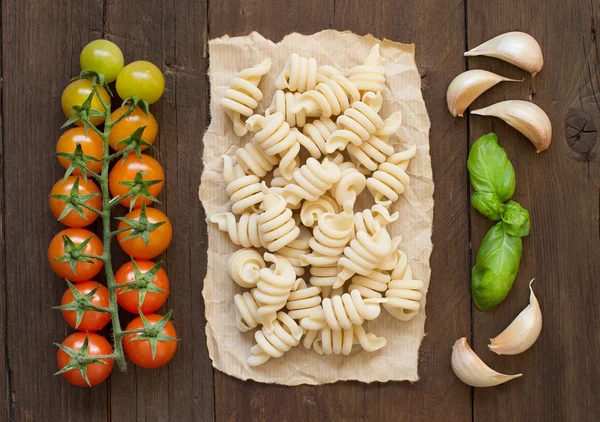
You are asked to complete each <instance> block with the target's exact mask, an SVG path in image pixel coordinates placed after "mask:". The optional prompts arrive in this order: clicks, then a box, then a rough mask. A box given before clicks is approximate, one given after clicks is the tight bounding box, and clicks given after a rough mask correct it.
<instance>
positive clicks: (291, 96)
mask: <svg viewBox="0 0 600 422" xmlns="http://www.w3.org/2000/svg"><path fill="white" fill-rule="evenodd" d="M300 95H302V94H300V93H299V92H285V91H283V90H281V89H278V90H277V91H275V94H274V95H273V101H272V102H271V106H270V107H269V108H268V109H266V110H265V116H267V117H269V116H271V115H272V114H275V113H281V114H283V117H284V119H285V121H286V122H287V123H288V124H289V125H290V126H291V127H303V126H304V125H305V124H306V118H307V117H318V113H313V114H312V115H308V116H307V114H306V111H305V110H299V111H294V106H295V104H296V102H297V101H298V100H299V99H300Z"/></svg>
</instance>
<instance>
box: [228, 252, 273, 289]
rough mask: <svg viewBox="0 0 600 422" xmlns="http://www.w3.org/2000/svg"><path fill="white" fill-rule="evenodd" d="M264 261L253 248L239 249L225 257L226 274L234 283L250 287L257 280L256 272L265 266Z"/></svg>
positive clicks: (253, 285)
mask: <svg viewBox="0 0 600 422" xmlns="http://www.w3.org/2000/svg"><path fill="white" fill-rule="evenodd" d="M265 267H266V264H265V261H264V259H263V257H262V255H261V254H260V253H258V252H257V251H256V250H254V249H249V248H244V249H240V250H238V251H236V252H234V253H232V254H231V255H229V258H227V274H229V277H231V279H232V280H233V281H235V282H236V284H237V285H238V286H240V287H244V288H246V289H251V288H253V287H255V286H256V283H257V282H258V272H259V271H260V270H261V269H263V268H265Z"/></svg>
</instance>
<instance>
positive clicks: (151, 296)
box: [115, 261, 169, 314]
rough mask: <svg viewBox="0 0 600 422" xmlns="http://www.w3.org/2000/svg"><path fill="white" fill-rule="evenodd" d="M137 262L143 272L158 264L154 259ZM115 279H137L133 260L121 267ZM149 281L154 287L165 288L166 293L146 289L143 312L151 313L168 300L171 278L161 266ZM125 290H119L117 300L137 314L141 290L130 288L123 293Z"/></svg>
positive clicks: (128, 281) (119, 281)
mask: <svg viewBox="0 0 600 422" xmlns="http://www.w3.org/2000/svg"><path fill="white" fill-rule="evenodd" d="M136 264H137V266H138V269H139V270H140V272H141V273H142V274H145V273H147V272H148V271H150V270H151V269H152V268H154V266H155V265H156V264H155V263H154V262H152V261H136ZM115 281H116V283H117V284H123V283H131V282H133V281H136V276H135V271H134V266H133V264H132V263H131V262H127V263H125V264H124V265H123V266H122V267H121V268H119V271H117V273H116V274H115ZM147 281H149V282H150V283H152V285H153V286H154V287H157V288H159V289H161V290H164V293H158V292H150V291H147V290H146V296H145V297H144V302H142V313H144V314H151V313H152V312H155V311H157V310H158V309H159V308H160V307H161V306H163V305H164V303H165V302H166V301H167V297H168V296H169V278H168V277H167V273H166V272H165V270H163V269H162V268H161V269H159V270H158V271H157V272H156V274H155V275H154V277H153V278H152V279H151V280H147ZM124 290H125V288H121V289H118V290H117V302H118V303H119V305H120V306H121V307H122V308H123V309H125V310H127V311H129V312H131V313H133V314H137V313H138V305H139V300H140V299H139V290H129V291H125V292H124V293H121V292H123V291H124Z"/></svg>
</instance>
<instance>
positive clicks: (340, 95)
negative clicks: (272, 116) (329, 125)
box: [294, 74, 360, 117]
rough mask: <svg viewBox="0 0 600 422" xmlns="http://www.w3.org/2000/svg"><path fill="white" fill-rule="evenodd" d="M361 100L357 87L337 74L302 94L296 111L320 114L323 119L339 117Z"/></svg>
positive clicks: (295, 107) (295, 108)
mask: <svg viewBox="0 0 600 422" xmlns="http://www.w3.org/2000/svg"><path fill="white" fill-rule="evenodd" d="M359 99H360V93H359V91H358V89H357V88H356V86H355V85H354V84H353V83H352V82H351V81H350V80H349V79H348V78H346V77H345V76H342V75H340V74H335V75H332V76H331V77H330V78H329V79H327V80H326V81H325V82H321V83H320V84H318V85H317V86H316V88H315V89H312V90H309V91H306V92H305V93H304V94H302V96H301V97H300V99H299V100H298V101H297V102H296V105H295V106H294V110H296V111H298V110H301V109H304V110H305V111H306V113H308V114H310V115H312V114H313V113H319V114H320V115H321V116H323V117H331V116H339V115H340V114H342V113H343V112H345V111H346V110H347V109H348V108H350V105H351V104H352V103H354V102H355V101H358V100H359Z"/></svg>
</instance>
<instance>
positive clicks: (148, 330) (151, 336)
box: [129, 308, 179, 360]
mask: <svg viewBox="0 0 600 422" xmlns="http://www.w3.org/2000/svg"><path fill="white" fill-rule="evenodd" d="M139 312H140V319H141V320H142V323H143V324H144V326H143V328H142V333H141V334H139V335H137V336H135V337H133V338H130V339H129V341H142V340H147V341H148V343H150V350H152V360H154V359H155V357H156V346H157V345H158V342H159V341H179V339H178V338H175V337H171V336H168V335H166V334H165V333H163V329H164V328H165V325H167V322H169V319H171V315H172V314H173V311H172V310H171V311H169V312H167V313H166V315H165V316H164V317H162V318H161V319H160V320H159V321H157V322H156V323H155V324H152V323H151V322H150V321H148V319H147V318H146V316H145V315H144V314H143V313H142V310H141V308H140V310H139ZM133 331H135V332H139V331H138V330H133Z"/></svg>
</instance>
